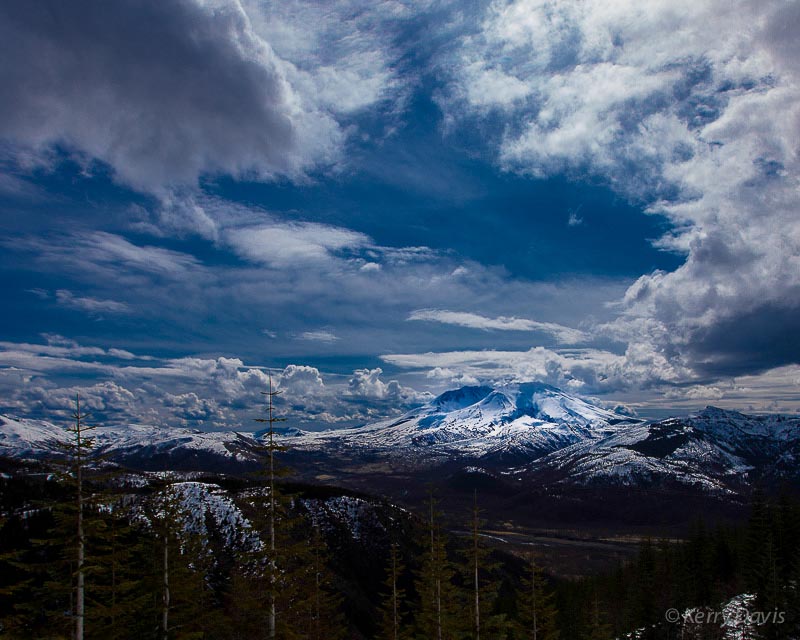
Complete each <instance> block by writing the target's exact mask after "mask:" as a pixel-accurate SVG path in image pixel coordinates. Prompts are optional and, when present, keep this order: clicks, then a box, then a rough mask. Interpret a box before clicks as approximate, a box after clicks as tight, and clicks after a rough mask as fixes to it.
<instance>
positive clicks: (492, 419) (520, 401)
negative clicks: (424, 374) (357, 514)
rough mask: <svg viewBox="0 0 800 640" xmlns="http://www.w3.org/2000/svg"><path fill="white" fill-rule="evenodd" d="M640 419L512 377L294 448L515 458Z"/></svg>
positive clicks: (314, 436)
mask: <svg viewBox="0 0 800 640" xmlns="http://www.w3.org/2000/svg"><path fill="white" fill-rule="evenodd" d="M638 423H639V421H638V420H634V419H632V418H629V417H627V416H621V415H618V414H616V413H614V412H612V411H608V410H607V409H603V408H601V407H599V406H597V405H594V404H591V403H589V402H586V401H585V400H581V399H580V398H576V397H574V396H571V395H568V394H566V393H564V392H563V391H561V390H559V389H556V388H555V387H551V386H549V385H545V384H540V383H533V382H531V383H515V384H508V385H503V386H501V387H497V388H491V387H463V388H461V389H457V390H454V391H447V392H445V393H443V394H442V395H440V396H438V397H437V398H435V399H434V400H432V401H431V402H429V403H427V404H425V405H423V406H421V407H419V408H417V409H413V410H411V411H409V412H408V413H406V414H404V415H403V416H401V417H400V418H397V419H394V420H384V421H381V422H377V423H375V424H372V425H369V426H366V427H359V428H355V429H344V430H338V431H326V432H321V433H304V434H301V435H299V436H296V437H294V438H292V439H291V446H292V448H294V449H305V450H325V451H330V450H332V449H335V448H346V449H348V450H354V449H356V450H357V449H363V450H370V451H373V452H383V453H386V454H387V455H391V456H402V457H415V456H416V457H420V456H421V457H427V456H437V457H441V456H447V457H466V458H479V459H483V460H493V461H496V462H497V463H502V464H518V463H521V462H524V461H529V460H531V459H534V458H537V457H540V456H542V455H546V454H548V453H550V452H552V451H556V450H559V449H562V448H563V447H566V446H569V445H572V444H575V443H578V442H583V441H594V440H597V439H599V438H602V437H604V436H607V435H609V434H611V433H614V432H615V431H616V430H617V429H619V428H620V427H621V425H626V424H627V425H631V424H638Z"/></svg>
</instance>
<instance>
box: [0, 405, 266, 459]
mask: <svg viewBox="0 0 800 640" xmlns="http://www.w3.org/2000/svg"><path fill="white" fill-rule="evenodd" d="M86 435H87V436H88V437H90V438H92V440H93V441H94V447H93V451H94V452H96V453H98V454H100V455H103V456H104V457H107V458H108V459H109V460H114V461H117V462H123V463H125V462H131V461H138V462H145V461H147V460H148V459H149V460H154V461H155V460H158V459H161V460H163V461H165V462H166V461H167V460H168V459H170V460H173V461H180V462H181V463H186V464H188V463H189V462H190V461H191V460H196V461H197V462H198V464H200V463H201V462H204V461H205V462H208V461H209V460H210V459H211V458H216V459H218V460H223V461H228V462H231V463H244V462H248V461H255V460H256V456H255V453H254V449H255V447H257V446H258V443H257V442H256V441H255V440H254V439H253V438H251V437H249V436H246V435H242V434H239V433H236V432H233V431H215V432H201V431H196V430H193V429H186V428H180V427H157V426H146V425H126V426H115V427H98V428H96V429H91V430H89V431H87V432H86ZM69 439H70V433H69V432H68V431H67V430H66V429H64V428H63V427H60V426H57V425H55V424H53V423H50V422H45V421H40V420H24V419H16V418H10V417H8V416H0V455H5V456H9V457H16V458H26V457H33V458H38V457H43V456H47V455H54V456H57V455H58V452H59V444H63V443H66V442H68V441H69Z"/></svg>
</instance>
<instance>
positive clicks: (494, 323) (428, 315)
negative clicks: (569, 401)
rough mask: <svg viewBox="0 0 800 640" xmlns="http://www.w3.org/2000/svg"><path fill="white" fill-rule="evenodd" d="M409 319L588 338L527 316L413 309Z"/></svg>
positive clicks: (569, 338)
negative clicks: (517, 316) (495, 316)
mask: <svg viewBox="0 0 800 640" xmlns="http://www.w3.org/2000/svg"><path fill="white" fill-rule="evenodd" d="M407 320H428V321H430V322H441V323H442V324H452V325H456V326H459V327H468V328H470V329H483V330H485V331H489V330H496V331H541V332H543V333H547V334H550V335H552V336H553V337H554V338H555V339H556V340H558V342H561V343H567V344H573V343H576V342H582V341H584V340H586V338H587V336H586V334H585V333H583V332H582V331H579V330H577V329H571V328H570V327H565V326H563V325H560V324H556V323H553V322H537V321H535V320H528V319H527V318H515V317H505V316H499V317H497V318H488V317H486V316H482V315H480V314H477V313H469V312H465V311H445V310H443V309H418V310H416V311H412V312H411V314H410V315H409V316H408V318H407Z"/></svg>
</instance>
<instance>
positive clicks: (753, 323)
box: [691, 296, 800, 377]
mask: <svg viewBox="0 0 800 640" xmlns="http://www.w3.org/2000/svg"><path fill="white" fill-rule="evenodd" d="M798 299H800V296H798V297H796V298H795V300H794V301H793V302H794V304H793V305H792V306H785V307H779V306H776V305H765V306H763V307H760V308H758V309H754V310H753V311H750V312H749V313H743V314H741V315H739V316H737V317H735V318H733V319H730V320H728V321H725V322H720V323H718V324H715V325H713V326H711V327H709V328H708V329H705V330H704V331H702V332H700V333H698V335H696V336H695V339H694V340H693V341H692V344H691V348H693V350H694V354H695V359H696V361H697V362H698V363H699V364H698V369H699V370H700V371H702V372H704V373H706V374H708V375H710V376H714V377H720V376H739V375H744V374H749V373H759V372H762V371H767V370H769V369H773V368H775V367H781V366H784V365H789V364H794V363H797V362H800V305H798V304H797V300H798Z"/></svg>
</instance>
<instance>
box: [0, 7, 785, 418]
mask: <svg viewBox="0 0 800 640" xmlns="http://www.w3.org/2000/svg"><path fill="white" fill-rule="evenodd" d="M798 30H800V3H798V2H796V0H792V1H785V0H741V1H740V2H736V3H732V2H730V1H729V0H691V1H689V0H648V1H646V2H642V1H641V0H602V1H601V0H559V1H554V0H495V1H488V0H470V1H468V2H464V1H460V2H456V1H450V0H441V1H437V0H420V1H418V2H412V1H410V0H384V1H379V0H377V1H376V0H369V1H367V0H336V1H334V0H331V1H329V2H322V1H320V2H294V1H292V0H275V1H265V0H169V1H164V0H117V1H115V2H113V3H110V2H106V1H105V0H79V1H77V2H70V3H65V2H61V1H60V0H30V1H29V2H24V3H2V4H1V5H0V87H1V88H2V90H0V249H2V251H0V285H1V286H2V295H3V300H4V304H3V312H2V313H0V412H3V413H6V414H11V415H15V416H21V417H31V418H44V419H48V420H53V421H62V420H65V419H67V416H68V415H69V412H70V405H71V403H72V402H73V401H74V397H75V395H76V394H77V393H80V395H81V397H82V398H83V402H84V403H85V405H86V406H87V408H88V410H90V411H91V412H92V416H93V419H94V420H96V421H100V422H104V423H109V424H111V423H148V424H161V425H166V426H191V427H195V428H198V429H218V428H231V429H251V428H254V427H255V426H256V424H255V423H254V422H253V418H254V417H257V415H258V414H259V411H260V406H261V403H262V402H263V396H262V395H261V392H262V391H264V390H265V389H266V387H267V385H268V384H269V378H270V377H272V381H273V384H274V385H275V386H276V387H277V388H278V389H280V391H281V396H280V398H279V404H280V409H281V411H282V413H283V414H284V415H286V416H287V417H288V418H289V421H290V422H291V423H293V424H294V425H295V426H301V427H303V428H307V429H325V428H337V427H342V426H352V425H358V424H364V423H368V422H371V421H373V420H377V419H379V418H383V417H386V416H390V415H394V414H397V413H399V412H402V411H405V410H407V409H409V408H410V407H413V406H415V405H418V404H420V403H423V402H425V401H427V400H429V399H430V398H431V397H433V395H435V394H437V393H440V392H442V391H444V390H446V389H450V388H455V387H459V386H464V385H470V384H479V383H480V384H501V383H504V382H513V381H523V380H524V381H530V380H536V381H543V382H546V383H549V384H552V385H555V386H557V387H560V388H562V389H564V390H566V391H569V392H571V393H575V394H577V395H580V396H582V397H586V398H591V399H594V400H596V401H597V402H599V403H601V404H603V405H605V406H609V407H620V410H621V411H630V412H635V413H636V414H638V415H640V416H643V417H660V416H665V415H671V414H681V413H686V412H689V411H693V410H696V409H699V408H702V407H704V406H706V405H709V404H712V405H715V406H722V407H726V408H735V409H739V410H743V411H754V412H775V411H781V412H797V411H800V338H799V337H798V336H800V313H799V312H800V170H799V169H800V40H798V38H797V37H796V34H797V32H798Z"/></svg>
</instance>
